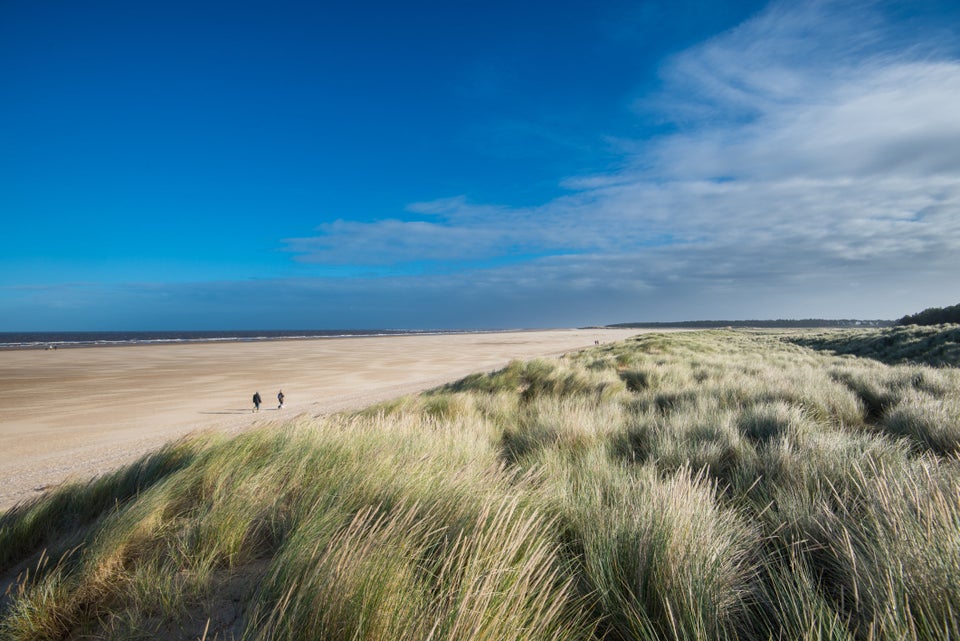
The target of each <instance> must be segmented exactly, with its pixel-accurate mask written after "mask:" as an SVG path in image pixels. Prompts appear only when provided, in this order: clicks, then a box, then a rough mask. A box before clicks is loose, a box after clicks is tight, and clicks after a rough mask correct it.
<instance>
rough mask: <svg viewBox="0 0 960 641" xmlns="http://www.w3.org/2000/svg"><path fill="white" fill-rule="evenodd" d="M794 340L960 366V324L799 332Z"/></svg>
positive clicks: (882, 357)
mask: <svg viewBox="0 0 960 641" xmlns="http://www.w3.org/2000/svg"><path fill="white" fill-rule="evenodd" d="M794 342H796V343H797V344H798V345H805V346H807V347H812V348H814V349H825V350H830V351H833V352H835V353H837V354H851V355H853V356H862V357H864V358H873V359H876V360H878V361H882V362H884V363H887V364H890V365H898V364H901V363H922V364H926V365H933V366H938V367H943V366H948V367H957V366H960V325H933V326H919V325H908V326H905V327H894V328H891V329H867V330H862V329H853V330H845V331H826V332H817V333H812V332H807V333H803V334H801V335H799V336H796V337H795V338H794Z"/></svg>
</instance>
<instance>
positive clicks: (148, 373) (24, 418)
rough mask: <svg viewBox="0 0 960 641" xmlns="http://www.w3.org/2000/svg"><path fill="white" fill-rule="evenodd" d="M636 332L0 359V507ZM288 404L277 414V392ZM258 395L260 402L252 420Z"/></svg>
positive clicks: (21, 353)
mask: <svg viewBox="0 0 960 641" xmlns="http://www.w3.org/2000/svg"><path fill="white" fill-rule="evenodd" d="M642 331H643V330H637V329H632V330H594V329H590V330H544V331H529V332H502V333H490V334H458V335H443V336H388V337H363V338H341V339H311V340H288V341H264V342H256V343H196V344H176V345H145V346H128V347H89V348H77V349H59V350H14V351H0V390H2V391H3V405H2V407H0V510H5V509H7V508H9V507H11V506H12V505H14V504H16V503H19V502H21V501H24V500H27V499H30V498H32V497H35V496H37V495H38V494H39V493H40V492H42V491H44V490H45V489H47V488H50V487H53V486H55V485H57V484H58V483H61V482H63V481H65V480H68V479H76V478H81V479H82V478H89V477H93V476H96V475H98V474H102V473H104V472H107V471H109V470H112V469H114V468H116V467H118V466H120V465H123V464H125V463H128V462H130V461H132V460H135V459H136V458H137V457H139V456H141V455H143V454H144V453H146V452H149V451H150V450H152V449H154V448H156V447H159V446H160V445H162V444H163V443H166V442H167V441H170V440H172V439H175V438H178V437H180V436H183V435H185V434H188V433H190V432H194V431H198V430H207V429H215V430H221V431H224V432H235V431H240V430H243V429H246V428H248V427H250V426H253V425H257V424H263V423H267V422H273V421H278V420H283V419H284V418H289V417H293V416H295V415H297V414H302V413H309V414H312V415H324V414H330V413H333V412H337V411H341V410H347V409H359V408H362V407H365V406H368V405H370V404H372V403H376V402H379V401H382V400H386V399H389V398H393V397H396V396H400V395H403V394H409V393H414V392H419V391H422V390H425V389H429V388H431V387H436V386H438V385H441V384H443V383H446V382H449V381H452V380H456V379H458V378H461V377H463V376H466V375H468V374H471V373H473V372H482V371H490V370H493V369H497V368H499V367H503V366H504V365H506V363H507V362H509V361H510V360H511V359H528V358H534V357H537V356H551V355H557V354H560V353H563V352H566V351H570V350H575V349H579V348H583V347H589V346H591V345H593V343H594V341H595V340H599V341H601V342H604V343H606V342H610V341H615V340H622V339H624V338H627V337H629V336H634V335H636V334H639V333H641V332H642ZM281 389H282V390H283V392H284V394H285V395H286V399H285V407H284V409H283V410H279V409H278V408H277V398H276V396H277V392H278V391H279V390H281ZM256 391H259V392H260V395H261V396H262V397H263V401H264V404H263V406H262V407H261V411H260V412H259V413H253V412H252V411H251V410H252V407H253V404H252V401H251V398H252V396H253V393H254V392H256Z"/></svg>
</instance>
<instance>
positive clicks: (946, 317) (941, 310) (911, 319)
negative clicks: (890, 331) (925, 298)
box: [897, 304, 960, 325]
mask: <svg viewBox="0 0 960 641" xmlns="http://www.w3.org/2000/svg"><path fill="white" fill-rule="evenodd" d="M945 323H960V304H957V305H951V306H950V307H928V308H927V309H925V310H923V311H922V312H917V313H916V314H908V315H906V316H904V317H903V318H901V319H900V320H898V321H897V324H898V325H943V324H945Z"/></svg>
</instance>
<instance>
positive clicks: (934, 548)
mask: <svg viewBox="0 0 960 641" xmlns="http://www.w3.org/2000/svg"><path fill="white" fill-rule="evenodd" d="M860 331H861V332H864V335H863V336H862V337H859V338H858V336H857V335H854V334H848V333H843V332H841V333H825V334H811V335H809V336H806V337H804V334H802V333H797V332H756V331H753V332H748V331H728V330H725V331H702V332H677V333H667V334H644V335H641V336H638V337H636V338H633V339H630V340H628V341H624V342H619V343H612V344H607V345H600V346H597V347H593V348H590V349H586V350H583V351H580V352H577V353H574V354H570V355H567V356H565V357H563V358H559V359H549V360H548V359H539V360H533V361H529V362H514V363H511V364H510V365H509V366H507V367H506V368H504V369H502V370H500V371H497V372H493V373H490V374H476V375H473V376H469V377H467V378H465V379H462V380H460V381H457V382H454V383H451V384H449V385H447V386H444V387H442V388H439V389H435V390H433V391H431V392H428V393H424V394H421V395H417V396H409V397H404V398H400V399H396V400H394V401H390V402H387V403H384V404H380V405H377V406H374V407H370V408H368V409H366V410H364V411H361V412H357V413H352V414H343V415H336V416H331V417H313V416H301V417H298V418H296V419H295V420H292V421H289V422H286V423H277V424H275V425H272V426H268V427H263V428H258V429H255V430H251V431H249V432H246V433H244V434H242V435H240V436H236V437H233V438H227V437H225V436H222V435H217V434H200V435H196V436H193V437H190V438H187V439H185V440H182V441H178V442H176V443H172V444H170V445H168V446H167V447H165V448H163V449H162V450H159V451H157V452H155V453H153V454H151V455H149V456H147V457H145V458H143V459H142V460H141V461H139V462H138V463H136V464H134V465H132V466H130V467H128V468H125V469H123V470H120V471H118V472H116V473H114V474H112V475H110V476H106V477H103V478H100V479H97V480H93V481H90V482H89V483H86V484H75V485H71V486H66V487H62V488H60V489H58V490H56V491H54V492H52V493H49V494H47V495H45V496H44V497H42V498H39V499H37V500H36V501H33V502H31V503H27V504H23V505H20V506H17V507H15V508H13V509H11V510H9V511H8V512H7V513H6V514H5V515H3V516H2V517H0V575H3V577H4V578H3V586H9V587H8V589H7V591H6V594H5V596H4V597H3V600H2V602H0V638H4V639H12V640H18V641H19V640H26V639H80V638H84V639H143V638H164V639H184V640H186V639H191V640H194V639H221V640H228V639H244V640H249V641H260V640H264V641H266V640H268V639H269V640H291V641H292V640H301V639H303V640H306V639H330V640H333V639H338V640H339V639H356V640H360V639H363V640H394V639H448V640H451V641H452V640H462V639H491V640H493V639H498V640H506V639H517V640H540V639H557V640H559V639H573V640H583V641H599V640H601V639H602V640H604V641H620V640H624V641H625V640H628V639H641V640H646V639H649V640H653V639H672V640H680V639H684V640H700V639H702V640H707V639H745V640H768V639H783V640H788V639H789V640H794V639H799V640H808V641H813V640H828V639H829V640H832V641H868V640H869V641H873V640H876V641H881V640H890V641H894V640H896V641H901V640H903V639H909V640H915V641H920V640H928V639H929V640H944V641H945V640H947V639H957V638H960V460H958V452H960V370H957V369H955V368H954V367H931V366H929V365H924V364H918V363H916V362H912V361H909V359H908V358H907V357H906V356H905V354H906V352H904V355H902V356H898V357H897V359H899V360H898V362H899V361H900V360H902V361H903V362H899V364H896V365H888V364H886V363H883V362H880V360H878V358H877V357H876V356H877V355H876V354H872V353H870V352H869V349H868V347H867V345H879V343H870V342H869V341H868V339H867V336H870V337H873V336H874V335H875V334H877V332H887V331H889V330H860ZM896 331H899V330H896ZM955 331H956V328H951V327H943V328H938V329H937V330H936V333H935V334H931V335H930V336H929V337H926V336H925V338H924V339H923V340H927V339H928V338H929V339H930V342H931V343H935V342H937V341H938V340H942V341H944V342H945V344H946V343H948V342H950V341H952V343H950V344H955V342H956V337H955V335H954V334H953V333H952V332H955ZM895 335H896V334H895ZM831 336H832V337H833V339H831ZM814 339H815V340H814ZM830 340H833V342H832V343H831V342H830ZM858 340H859V341H862V345H861V347H858V348H857V349H859V350H861V352H862V353H860V354H859V356H851V355H842V354H839V353H838V352H840V351H842V350H840V349H838V348H837V345H840V344H854V343H857V341H858ZM881 342H882V341H881ZM801 343H803V344H801ZM950 349H952V348H950ZM927 351H928V350H918V351H917V352H916V354H918V356H917V358H918V359H920V360H922V361H925V362H929V359H928V358H926V357H924V356H922V355H923V354H925V353H926V352H927ZM945 351H949V350H945ZM951 353H954V354H955V352H951ZM897 359H894V360H897ZM941 364H947V360H944V361H943V363H941ZM949 364H950V365H955V364H956V361H953V362H952V363H949ZM0 589H2V588H0Z"/></svg>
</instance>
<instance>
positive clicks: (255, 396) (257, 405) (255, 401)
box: [253, 392, 262, 412]
mask: <svg viewBox="0 0 960 641" xmlns="http://www.w3.org/2000/svg"><path fill="white" fill-rule="evenodd" d="M261 402H262V401H261V400H260V392H255V393H254V394H253V411H254V412H259V411H260V403H261Z"/></svg>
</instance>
